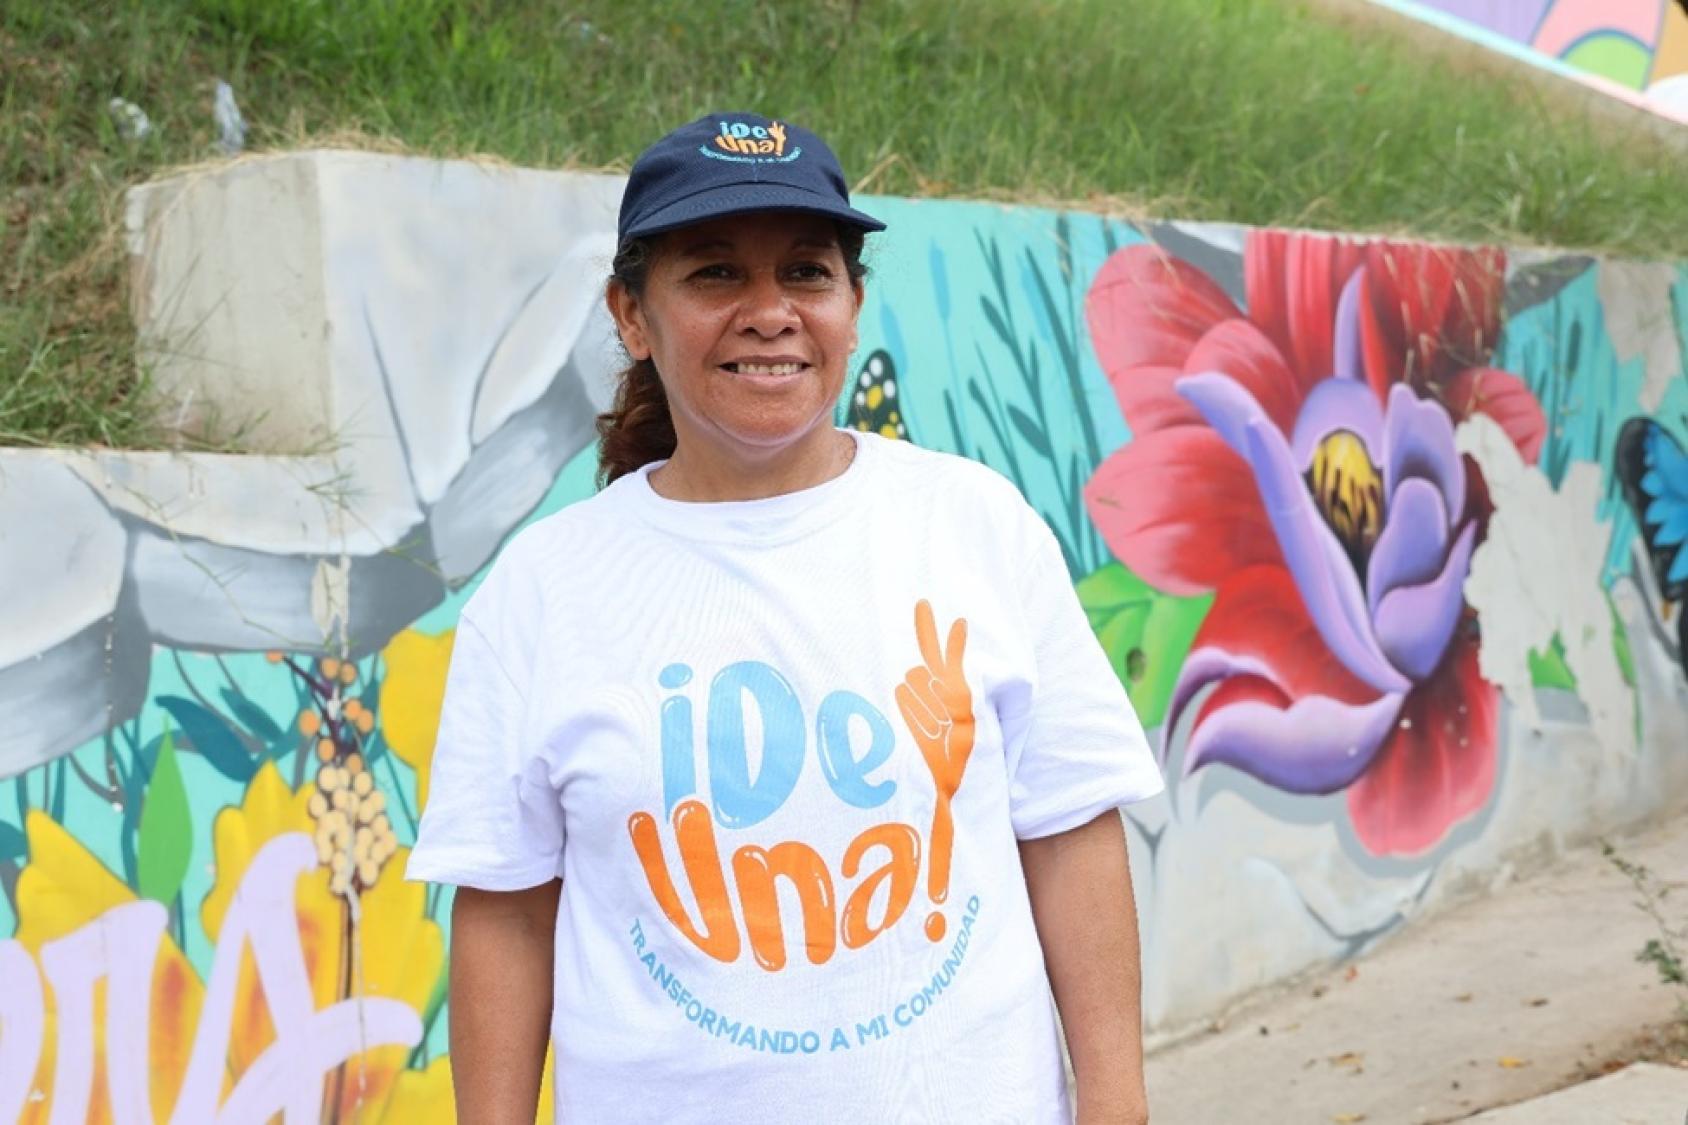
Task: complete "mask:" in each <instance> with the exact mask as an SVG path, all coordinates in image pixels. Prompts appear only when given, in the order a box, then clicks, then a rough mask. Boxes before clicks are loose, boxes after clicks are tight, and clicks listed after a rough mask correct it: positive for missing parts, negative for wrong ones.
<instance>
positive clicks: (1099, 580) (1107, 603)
mask: <svg viewBox="0 0 1688 1125" xmlns="http://www.w3.org/2000/svg"><path fill="white" fill-rule="evenodd" d="M1074 588H1075V589H1077V590H1078V601H1079V604H1080V605H1082V606H1083V607H1084V612H1085V613H1087V614H1097V613H1106V612H1110V611H1113V610H1116V609H1118V608H1119V607H1120V606H1122V605H1125V604H1127V603H1129V602H1138V601H1142V600H1144V599H1145V598H1152V597H1155V596H1156V593H1155V589H1154V587H1152V586H1150V585H1149V584H1148V583H1147V582H1145V581H1143V580H1142V579H1141V578H1139V577H1137V576H1136V575H1135V574H1133V573H1131V572H1130V571H1129V570H1127V569H1125V567H1124V566H1123V565H1121V564H1120V563H1117V562H1114V563H1109V564H1108V565H1107V566H1104V567H1102V568H1101V569H1100V570H1097V571H1096V572H1094V573H1092V574H1087V575H1085V576H1084V577H1083V578H1080V579H1079V580H1078V582H1077V583H1076V584H1075V586H1074Z"/></svg>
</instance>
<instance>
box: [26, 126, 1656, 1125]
mask: <svg viewBox="0 0 1688 1125" xmlns="http://www.w3.org/2000/svg"><path fill="white" fill-rule="evenodd" d="M242 174H247V175H255V174H261V173H251V172H249V171H248V172H243V173H242ZM313 175H314V186H312V187H311V188H310V190H311V191H313V192H315V193H316V196H315V200H316V206H317V211H316V212H315V213H316V215H317V220H316V221H317V226H318V229H319V230H320V235H321V247H322V249H321V253H322V261H321V279H322V300H321V302H320V304H319V305H318V306H317V308H318V312H317V313H316V314H313V315H318V316H320V317H322V318H323V321H325V322H326V323H316V324H313V325H310V326H309V327H310V329H311V330H312V332H313V333H314V337H313V338H328V339H331V340H332V341H333V345H332V354H331V355H330V356H329V357H328V359H327V361H326V362H327V364H328V367H329V369H330V372H329V374H330V379H331V382H332V383H333V386H334V387H335V388H336V389H335V394H336V395H338V396H339V398H340V400H341V402H342V404H344V403H345V402H352V403H353V404H354V406H356V409H354V410H353V411H352V412H351V414H352V416H353V417H355V418H357V419H360V420H361V421H360V423H359V425H358V426H356V427H353V429H352V432H351V437H350V439H349V448H351V449H352V450H353V453H352V454H345V455H344V456H345V457H348V458H352V460H341V459H339V458H340V457H341V455H340V454H312V455H301V456H299V457H292V458H245V459H241V458H206V457H189V456H174V455H169V454H147V455H130V456H115V455H109V454H86V455H82V454H40V453H26V452H21V451H15V452H12V453H9V454H7V455H5V456H4V457H3V458H0V576H3V589H4V590H5V597H4V599H3V602H0V620H3V621H4V624H5V629H4V630H3V631H0V714H4V715H5V717H6V720H7V721H6V723H5V728H6V729H5V730H4V731H3V732H0V889H3V894H0V1120H13V1119H18V1120H23V1121H29V1122H35V1121H42V1122H45V1121H49V1120H77V1121H80V1120H83V1119H84V1118H86V1119H87V1120H157V1121H165V1120H174V1121H204V1120H212V1119H213V1118H215V1119H219V1120H229V1121H260V1120H265V1119H267V1118H268V1117H269V1116H270V1115H272V1114H274V1113H276V1112H278V1111H286V1112H287V1113H288V1114H289V1118H288V1119H289V1120H299V1121H306V1120H327V1121H335V1120H353V1119H356V1120H368V1121H381V1120H391V1121H405V1122H411V1121H428V1120H435V1119H439V1120H445V1119H449V1118H450V1116H451V1101H450V1083H451V1071H450V1065H451V1063H450V1058H449V1055H448V1054H447V1053H446V1024H447V1019H448V1018H449V1014H448V1012H447V1011H446V1008H445V1003H444V999H445V964H446V948H447V941H448V934H447V920H448V917H449V909H450V901H451V895H450V892H449V890H448V889H444V888H440V887H432V886H422V885H418V884H411V883H407V882H405V881H404V880H403V869H404V864H405V859H406V856H407V854H408V850H407V849H408V846H409V845H410V843H411V842H412V841H413V840H414V834H415V826H416V821H417V818H418V815H419V813H420V811H421V809H422V808H423V807H424V806H425V805H426V803H427V801H428V797H429V781H430V773H429V762H430V756H431V754H432V751H433V744H434V738H435V731H436V726H437V720H438V714H439V708H440V701H441V696H442V693H443V685H444V677H445V671H446V666H447V662H448V660H449V657H450V653H451V649H452V642H453V635H454V625H455V621H456V615H457V611H458V608H459V607H460V606H461V605H462V604H463V601H464V600H465V598H466V597H467V596H468V594H469V593H470V592H471V591H472V590H473V588H474V586H475V583H476V581H477V578H478V576H479V575H480V574H481V573H483V572H484V568H485V564H486V562H487V560H488V559H489V558H490V557H491V555H492V553H493V551H494V549H495V547H496V545H497V543H498V542H499V541H501V540H502V539H504V538H506V537H507V536H508V535H509V534H510V533H511V532H512V531H514V530H515V529H516V528H518V527H519V526H521V525H523V524H525V523H526V522H529V521H532V520H534V519H541V518H544V517H545V516H546V515H547V514H549V513H552V512H555V511H557V510H558V509H560V508H562V507H563V506H565V505H567V504H569V503H571V502H573V501H575V500H577V499H580V498H582V497H584V496H586V495H588V494H589V493H590V491H591V488H592V471H593V468H594V461H593V450H592V448H591V446H590V444H589V440H590V419H591V416H592V413H593V412H594V411H595V410H596V409H598V408H599V407H600V406H601V404H602V403H603V401H604V397H605V394H606V392H607V387H608V378H609V375H610V373H611V372H612V371H613V367H614V354H613V350H612V349H611V348H610V347H609V346H608V344H607V338H606V335H605V333H606V332H607V326H606V325H605V324H604V322H603V320H602V318H601V317H600V316H599V315H598V314H597V313H596V312H594V311H593V309H594V305H593V301H594V299H595V293H596V291H597V286H598V285H599V284H601V281H600V280H599V279H600V278H601V277H602V272H601V269H600V268H599V267H601V266H603V265H605V264H606V262H605V261H603V260H600V259H607V254H605V253H604V248H603V238H604V235H605V232H606V230H608V229H611V227H610V226H609V224H610V223H611V221H612V219H611V216H613V200H614V198H615V192H616V185H615V183H614V182H613V181H608V182H604V181H602V180H601V179H595V178H590V177H570V176H561V175H556V174H539V173H520V172H516V171H488V170H484V169H478V170H466V169H465V166H462V165H441V164H434V163H431V162H425V161H419V160H407V159H399V158H390V157H368V156H359V155H355V154H338V155H335V156H332V157H324V158H323V160H322V162H321V163H320V165H319V166H318V167H317V168H316V169H315V172H314V173H313ZM217 190H225V189H224V188H221V187H219V188H218V189H217ZM568 192H575V193H577V194H576V195H575V196H572V197H570V198H572V199H573V200H574V204H575V205H574V206H572V207H569V208H559V207H557V206H555V202H554V201H555V200H556V199H558V198H561V197H563V195H566V194H567V193H568ZM870 209H872V210H874V212H875V213H876V214H880V215H882V216H883V217H885V218H886V219H887V220H888V221H889V223H890V225H891V229H890V233H889V234H887V235H886V236H883V237H882V238H881V239H880V241H879V242H878V245H877V246H876V247H874V248H873V249H872V251H871V265H872V267H873V271H874V272H873V276H872V277H871V279H870V284H869V294H870V296H869V301H868V304H867V306H866V308H865V309H864V312H863V316H862V322H861V337H862V347H861V351H860V352H859V354H858V356H857V359H856V364H857V368H856V373H857V378H856V381H855V383H854V385H853V386H851V387H850V388H849V390H848V392H847V394H846V396H845V398H844V400H843V401H842V402H841V403H840V406H839V420H840V422H841V423H843V424H847V425H853V426H859V427H864V428H872V429H875V430H879V431H881V432H884V433H887V434H891V435H894V436H897V437H901V438H905V439H907V440H911V441H915V442H918V443H920V444H923V445H927V446H931V447H934V448H939V449H944V450H949V451H953V452H958V453H962V454H964V455H966V456H968V457H972V458H975V459H978V460H981V461H984V462H985V463H987V464H989V465H991V466H992V467H994V468H996V469H997V470H999V471H1000V472H1002V473H1003V474H1005V475H1006V476H1008V477H1009V478H1010V479H1012V480H1013V481H1014V482H1015V483H1016V484H1017V485H1018V486H1019V487H1020V489H1021V490H1022V491H1023V492H1024V493H1025V494H1026V495H1027V496H1028V497H1029V498H1030V500H1031V501H1032V503H1033V504H1034V505H1035V506H1036V507H1037V508H1038V510H1039V511H1040V512H1041V513H1042V514H1043V516H1044V518H1045V519H1046V520H1047V522H1048V523H1049V525H1050V526H1051V528H1052V529H1053V530H1054V532H1055V534H1056V536H1057V538H1058V540H1059V541H1060V544H1061V547H1062V549H1063V551H1064V552H1065V555H1066V558H1067V562H1068V566H1069V569H1070V571H1071V575H1072V580H1073V583H1074V586H1075V589H1076V591H1077V595H1078V597H1079V599H1080V601H1081V602H1082V603H1083V605H1084V608H1085V610H1086V612H1087V614H1088V615H1089V617H1090V621H1091V623H1092V625H1093V626H1094V628H1095V631H1096V634H1097V637H1098V638H1099V641H1100V643H1101V645H1102V647H1103V648H1104V649H1105V651H1106V652H1107V654H1108V656H1109V658H1110V660H1111V661H1112V663H1113V666H1114V668H1115V670H1116V672H1117V673H1118V675H1119V676H1120V678H1121V680H1122V682H1123V683H1124V684H1125V686H1126V688H1127V690H1128V692H1129V694H1130V696H1131V699H1132V700H1133V702H1134V703H1135V705H1136V707H1137V708H1138V711H1139V713H1140V714H1141V717H1142V719H1143V721H1144V724H1145V725H1146V726H1147V727H1148V728H1150V730H1151V735H1152V739H1153V741H1154V743H1155V745H1156V746H1157V747H1158V748H1159V752H1160V754H1161V758H1162V762H1163V766H1164V768H1165V770H1166V772H1167V776H1168V779H1169V789H1168V792H1167V794H1166V795H1165V796H1164V797H1161V798H1157V799H1155V800H1152V801H1149V802H1145V803H1143V804H1141V805H1138V806H1134V807H1133V808H1132V809H1131V810H1129V812H1128V814H1127V816H1126V824H1127V827H1128V835H1129V838H1130V843H1131V847H1132V860H1133V872H1134V877H1135V879H1136V881H1137V887H1138V898H1139V904H1140V909H1141V913H1142V927H1143V936H1144V977H1145V995H1144V1003H1145V1015H1146V1018H1147V1020H1148V1022H1149V1025H1150V1028H1151V1030H1152V1032H1154V1033H1155V1034H1156V1035H1165V1034H1170V1033H1173V1032H1175V1031H1177V1030H1178V1029H1180V1028H1183V1027H1188V1026H1190V1025H1192V1024H1193V1023H1194V1022H1195V1021H1197V1020H1200V1019H1202V1018H1205V1017H1207V1016H1209V1015H1211V1014H1212V1013H1213V1012H1215V1011H1217V1010H1219V1009H1221V1008H1222V1007H1223V1006H1224V1005H1225V1004H1226V1003H1228V1002H1230V1001H1232V1000H1234V999H1236V998H1237V997H1239V996H1242V995H1244V994H1246V993H1247V992H1249V991H1250V990H1252V989H1255V988H1257V987H1259V986H1261V985H1265V984H1268V983H1271V982H1273V981H1275V980H1279V979H1282V978H1283V977H1285V976H1286V975H1289V974H1293V973H1295V972H1298V971H1301V970H1304V969H1306V968H1308V967H1311V966H1313V965H1317V964H1321V963H1326V962H1329V961H1332V960H1336V959H1340V958H1344V957H1349V956H1353V955H1355V954H1357V953H1360V952H1362V951H1364V950H1365V949H1367V948H1368V947H1369V946H1370V945H1371V944H1372V943H1374V942H1375V941H1377V940H1378V939H1379V938H1380V937H1382V936H1384V935H1386V934H1388V933H1390V932H1392V931H1394V930H1396V929H1398V928H1399V927H1401V926H1403V925H1406V924H1410V922H1411V921H1412V920H1413V919H1414V918H1415V917H1417V916H1421V915H1422V914H1423V913H1424V912H1425V911H1428V910H1430V909H1433V908H1435V907H1436V906H1437V905H1439V904H1441V903H1444V902H1448V901H1452V900H1454V899H1457V898H1458V897H1460V896H1462V895H1467V894H1470V893H1472V892H1474V891H1477V890H1480V889H1481V888H1483V887H1486V886H1489V885H1492V884H1493V883H1495V882H1497V881H1500V880H1504V879H1506V878H1508V877H1510V876H1511V875H1512V874H1513V873H1514V872H1515V871H1518V870H1520V869H1524V868H1527V867H1528V866H1529V865H1530V864H1532V863H1540V862H1541V861H1543V860H1545V859H1547V858H1549V857H1551V856H1552V855H1553V854H1554V853H1556V852H1557V851H1558V850H1559V849H1560V848H1562V847H1564V846H1566V845H1567V844H1570V843H1573V842H1577V841H1581V840H1586V839H1588V838H1590V837H1592V836H1593V835H1595V834H1598V833H1601V832H1605V831H1610V830H1612V829H1614V828H1617V827H1621V826H1624V825H1630V824H1636V823H1640V822H1643V821H1645V820H1648V819H1650V818H1656V817H1660V816H1664V815H1668V814H1669V813H1671V812H1672V811H1679V810H1682V809H1683V808H1688V663H1685V661H1688V657H1685V652H1688V626H1685V624H1684V621H1685V615H1684V613H1683V612H1682V609H1681V604H1680V603H1681V602H1682V600H1683V598H1684V596H1685V594H1688V550H1685V549H1683V547H1682V544H1683V542H1684V540H1685V539H1688V456H1685V454H1684V449H1685V448H1688V377H1685V376H1684V366H1685V357H1688V270H1684V269H1683V268H1680V267H1678V266H1672V265H1659V264H1636V263H1618V262H1602V261H1597V260H1592V259H1589V258H1582V257H1556V256H1550V255H1517V254H1509V253H1508V252H1506V251H1505V250H1503V249H1500V248H1494V247H1484V248H1452V247H1439V246H1429V245H1424V244H1418V243H1409V242H1380V241H1364V240H1359V239H1350V238H1339V237H1332V236H1327V235H1317V234H1309V233H1301V232H1291V231H1268V230H1245V229H1241V228H1236V227H1228V226H1217V225H1194V224H1157V223H1148V224H1139V223H1131V222H1126V221H1121V220H1115V219H1109V218H1103V217H1099V216H1095V215H1088V214H1078V213H1057V212H1051V211H1045V210H1038V209H1032V208H1011V207H999V206H987V205H980V204H967V203H952V202H931V201H911V200H899V199H876V200H873V201H872V206H871V208H870ZM143 210H144V208H143ZM147 222H148V220H147V219H146V218H145V216H144V215H143V216H142V220H141V225H142V226H143V227H144V226H146V225H147ZM514 230H520V231H521V232H522V237H520V238H516V237H515V236H513V235H512V234H510V233H509V232H511V231H514ZM500 239H503V241H502V242H500V241H499V240H500ZM140 245H141V247H142V249H143V250H145V251H146V252H148V253H152V252H158V251H159V247H157V246H156V245H154V244H149V243H147V242H146V241H145V240H142V242H141V243H140ZM191 259H192V255H191V254H190V255H185V256H184V260H191ZM588 261H590V263H591V268H588V267H587V266H586V265H583V263H587V262H588ZM143 276H144V271H143ZM143 283H144V284H150V283H145V282H143ZM536 294H537V295H540V296H541V297H542V299H539V300H536V299H535V295H536ZM464 310H471V311H472V313H473V315H463V313H464ZM325 330H326V331H325ZM358 394H363V395H364V396H365V397H364V398H362V399H359V398H357V397H356V396H357V395H358ZM360 404H361V405H360ZM359 443H362V444H359ZM370 464H376V465H381V466H386V467H385V468H381V469H380V470H379V471H378V472H373V471H372V470H370V469H369V467H368V466H369V465H370ZM372 479H373V480H377V481H387V482H389V483H388V485H387V486H386V487H384V488H383V487H376V486H374V485H372V484H369V483H368V482H369V481H370V480H372ZM886 502H888V503H889V502H894V501H893V498H889V497H888V498H886ZM565 893H566V892H565Z"/></svg>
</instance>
